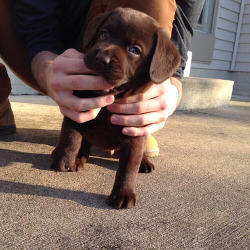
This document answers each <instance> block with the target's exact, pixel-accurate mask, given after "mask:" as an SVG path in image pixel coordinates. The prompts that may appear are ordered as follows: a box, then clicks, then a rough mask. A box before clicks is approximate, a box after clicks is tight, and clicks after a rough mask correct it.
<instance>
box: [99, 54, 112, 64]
mask: <svg viewBox="0 0 250 250" xmlns="http://www.w3.org/2000/svg"><path fill="white" fill-rule="evenodd" d="M96 62H98V63H102V64H104V65H108V64H110V62H111V58H110V55H107V54H103V53H98V54H97V55H96Z"/></svg>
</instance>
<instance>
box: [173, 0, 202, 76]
mask: <svg viewBox="0 0 250 250" xmlns="http://www.w3.org/2000/svg"><path fill="white" fill-rule="evenodd" d="M204 2H205V0H200V1H196V0H186V1H183V0H176V4H177V10H176V13H175V20H174V23H173V29H172V36H171V40H172V41H173V42H174V43H175V45H176V47H177V49H178V50H179V52H180V54H181V63H180V66H179V68H178V69H177V71H176V73H175V74H174V75H173V76H174V77H176V78H178V79H181V78H182V77H183V74H184V70H185V68H186V62H187V60H188V54H187V53H188V51H189V49H190V45H191V40H192V37H193V33H194V28H195V26H196V24H197V22H198V19H199V16H200V13H201V11H202V8H203V5H204Z"/></svg>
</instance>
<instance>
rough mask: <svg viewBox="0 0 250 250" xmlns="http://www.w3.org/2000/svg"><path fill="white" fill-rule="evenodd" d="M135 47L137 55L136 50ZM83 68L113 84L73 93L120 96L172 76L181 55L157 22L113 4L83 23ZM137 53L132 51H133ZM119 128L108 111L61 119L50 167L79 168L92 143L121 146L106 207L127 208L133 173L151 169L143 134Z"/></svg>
mask: <svg viewBox="0 0 250 250" xmlns="http://www.w3.org/2000/svg"><path fill="white" fill-rule="evenodd" d="M134 45H138V46H140V48H141V54H140V53H139V54H138V50H137V48H134V47H133V46H134ZM78 49H79V50H80V51H82V52H84V53H85V59H84V60H85V63H86V65H87V66H88V68H90V69H92V70H93V71H96V72H97V74H98V75H101V76H102V77H104V79H105V80H106V81H108V82H109V83H110V84H112V85H113V86H114V88H113V89H112V90H110V92H109V93H107V92H105V91H75V92H74V93H75V95H76V96H78V97H81V98H86V97H96V96H100V95H107V94H113V95H115V98H121V97H124V96H129V95H133V94H137V93H142V92H144V91H145V90H146V89H148V88H149V87H150V86H151V85H152V84H153V82H154V83H161V82H163V81H164V80H166V79H168V78H169V77H171V76H172V74H173V73H174V72H175V70H176V69H177V67H178V64H179V62H180V55H179V53H178V51H177V49H176V47H175V46H174V44H173V43H172V42H171V41H170V39H169V38H168V36H167V34H166V33H165V32H164V31H163V29H162V28H160V27H159V25H158V23H157V22H156V21H155V20H154V19H153V18H151V17H149V16H147V15H146V14H144V13H141V12H138V11H135V10H132V9H122V8H118V9H116V10H114V11H111V12H107V13H103V14H100V15H98V16H97V17H96V18H94V19H93V20H92V21H91V22H90V23H89V25H88V27H87V29H86V31H85V36H84V39H83V42H82V44H81V45H80V46H79V48H78ZM135 52H136V53H135ZM121 129H122V126H118V125H113V124H111V123H110V113H109V111H108V110H107V109H106V108H102V109H101V111H100V113H99V114H98V116H97V117H96V118H95V119H94V120H91V121H89V122H86V123H83V124H78V123H76V122H74V121H72V120H70V119H69V118H67V117H65V118H64V121H63V124H62V131H61V136H60V141H59V143H58V145H57V147H56V149H55V150H54V151H53V152H52V155H51V159H50V165H51V168H53V169H55V170H57V171H78V170H79V169H81V168H83V166H84V163H85V162H86V160H87V158H88V156H89V154H90V147H91V145H95V146H98V147H101V148H103V149H108V150H113V149H120V158H119V168H118V170H117V173H116V178H115V183H114V187H113V190H112V192H111V195H110V196H109V199H108V203H109V205H111V206H113V207H115V208H131V207H133V206H134V205H135V201H136V195H135V184H136V177H137V173H138V172H139V171H140V172H151V171H152V170H153V169H154V166H153V164H151V163H150V162H149V161H148V159H147V158H146V156H145V154H144V149H145V143H146V137H145V136H142V137H129V136H126V135H124V134H122V133H121Z"/></svg>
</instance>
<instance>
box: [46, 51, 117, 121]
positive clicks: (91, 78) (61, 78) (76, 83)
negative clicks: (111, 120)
mask: <svg viewBox="0 0 250 250" xmlns="http://www.w3.org/2000/svg"><path fill="white" fill-rule="evenodd" d="M83 58H84V54H82V53H80V52H78V51H77V50H75V49H68V50H66V51H65V52H64V53H63V54H61V55H59V56H57V57H56V58H55V59H54V60H53V62H52V69H51V77H50V85H51V88H52V90H53V99H54V100H55V102H56V103H57V104H58V105H59V107H60V110H61V113H62V114H63V115H65V116H67V117H69V118H70V119H72V120H74V121H76V122H78V123H83V122H86V121H89V120H92V119H94V118H95V117H96V116H97V114H98V113H99V111H100V109H101V108H102V107H104V106H107V105H109V104H111V103H113V101H114V96H112V95H109V96H101V97H96V98H78V97H76V96H74V95H73V90H102V89H111V88H112V87H111V85H110V84H108V83H107V82H106V81H105V80H104V79H103V78H102V77H100V76H96V75H90V74H93V73H94V72H91V71H90V70H89V69H88V68H87V67H86V65H85V63H84V60H83Z"/></svg>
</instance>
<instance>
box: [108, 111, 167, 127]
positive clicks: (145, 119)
mask: <svg viewBox="0 0 250 250" xmlns="http://www.w3.org/2000/svg"><path fill="white" fill-rule="evenodd" d="M166 119H167V113H166V111H165V110H162V111H157V112H151V113H146V114H141V115H117V114H115V115H112V116H111V118H110V121H111V123H112V124H116V125H122V126H129V127H132V126H137V127H138V126H139V127H142V126H145V125H149V124H153V123H159V122H163V121H165V120H166Z"/></svg>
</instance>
